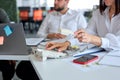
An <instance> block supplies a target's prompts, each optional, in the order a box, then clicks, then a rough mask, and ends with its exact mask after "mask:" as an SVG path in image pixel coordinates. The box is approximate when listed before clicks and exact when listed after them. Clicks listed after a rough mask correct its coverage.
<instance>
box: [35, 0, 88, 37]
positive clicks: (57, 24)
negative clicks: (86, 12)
mask: <svg viewBox="0 0 120 80" xmlns="http://www.w3.org/2000/svg"><path fill="white" fill-rule="evenodd" d="M68 3H69V0H55V1H54V11H53V12H50V13H49V14H48V15H47V16H46V18H45V19H44V21H43V23H42V24H41V26H40V28H39V30H38V33H37V34H38V35H39V37H43V38H45V39H46V38H48V39H63V38H65V37H66V36H67V35H65V34H62V33H61V30H62V29H67V30H70V31H72V32H75V31H76V30H78V29H81V28H86V26H87V23H86V20H85V17H84V16H83V15H82V13H80V11H78V10H72V9H69V8H68Z"/></svg>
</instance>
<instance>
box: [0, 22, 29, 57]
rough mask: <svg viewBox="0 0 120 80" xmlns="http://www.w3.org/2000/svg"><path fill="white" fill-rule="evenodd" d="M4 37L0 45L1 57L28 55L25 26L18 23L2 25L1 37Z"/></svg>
mask: <svg viewBox="0 0 120 80" xmlns="http://www.w3.org/2000/svg"><path fill="white" fill-rule="evenodd" d="M1 36H2V37H4V40H3V44H0V55H26V54H28V47H27V46H26V42H25V37H24V30H23V25H22V24H18V23H7V24H0V37H1Z"/></svg>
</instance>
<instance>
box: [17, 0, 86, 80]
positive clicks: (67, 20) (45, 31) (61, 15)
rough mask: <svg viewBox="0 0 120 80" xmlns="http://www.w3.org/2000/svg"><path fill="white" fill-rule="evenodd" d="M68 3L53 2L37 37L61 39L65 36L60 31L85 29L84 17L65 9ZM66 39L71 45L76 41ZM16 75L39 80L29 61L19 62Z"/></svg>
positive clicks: (26, 79) (30, 79) (25, 78)
mask: <svg viewBox="0 0 120 80" xmlns="http://www.w3.org/2000/svg"><path fill="white" fill-rule="evenodd" d="M68 3H69V0H55V1H54V9H55V11H54V12H51V13H50V14H48V15H47V16H46V18H45V19H44V21H43V23H42V25H41V27H40V29H39V31H38V33H37V34H38V35H39V37H42V38H45V39H46V38H47V39H63V38H66V37H67V35H65V34H61V29H66V30H70V31H72V32H74V31H76V30H78V29H81V28H86V26H87V23H86V20H85V18H84V16H83V15H82V14H81V13H80V12H79V11H75V10H71V9H69V8H68V7H67V6H68ZM66 39H67V40H69V41H70V42H71V43H73V42H76V40H77V39H72V38H70V37H67V38H66ZM77 41H78V40H77ZM16 74H17V76H18V77H19V78H20V79H22V80H39V78H38V76H37V74H36V73H35V70H34V69H33V66H32V65H31V63H30V62H29V61H21V62H20V63H19V64H18V66H17V68H16Z"/></svg>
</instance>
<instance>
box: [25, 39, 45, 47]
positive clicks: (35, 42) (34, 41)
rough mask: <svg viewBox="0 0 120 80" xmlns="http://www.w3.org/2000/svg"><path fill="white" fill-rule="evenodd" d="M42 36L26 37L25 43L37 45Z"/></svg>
mask: <svg viewBox="0 0 120 80" xmlns="http://www.w3.org/2000/svg"><path fill="white" fill-rule="evenodd" d="M42 40H43V38H26V45H28V46H37V45H38V44H39V43H40V42H41V41H42Z"/></svg>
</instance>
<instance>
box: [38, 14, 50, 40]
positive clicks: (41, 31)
mask: <svg viewBox="0 0 120 80" xmlns="http://www.w3.org/2000/svg"><path fill="white" fill-rule="evenodd" d="M49 17H50V15H49V14H48V15H47V16H46V18H45V19H44V21H43V22H42V24H41V26H40V28H39V30H38V32H37V35H38V36H39V37H40V38H46V37H47V35H48V32H47V31H48V20H49Z"/></svg>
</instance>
